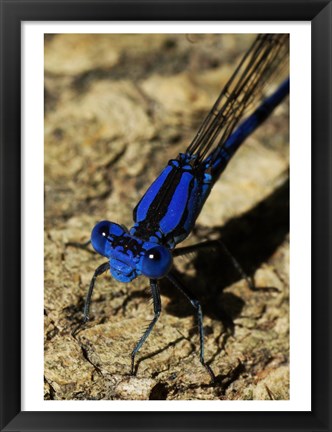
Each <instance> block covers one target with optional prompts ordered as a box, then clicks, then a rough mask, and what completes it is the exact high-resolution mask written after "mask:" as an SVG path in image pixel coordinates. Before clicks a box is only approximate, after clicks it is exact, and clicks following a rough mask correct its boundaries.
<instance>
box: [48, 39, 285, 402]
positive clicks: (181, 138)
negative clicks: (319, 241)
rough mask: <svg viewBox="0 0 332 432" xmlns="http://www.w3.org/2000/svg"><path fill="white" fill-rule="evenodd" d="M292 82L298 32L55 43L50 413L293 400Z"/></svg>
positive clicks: (51, 46) (51, 54)
mask: <svg viewBox="0 0 332 432" xmlns="http://www.w3.org/2000/svg"><path fill="white" fill-rule="evenodd" d="M290 79H291V77H290V73H289V34H287V33H259V34H253V33H234V34H228V33H219V34H217V33H210V34H202V33H194V34H187V33H183V34H180V33H160V34H156V33H137V34H126V33H112V34H111V33H109V34H106V33H99V34H97V33H47V34H45V35H44V400H45V401H47V400H66V401H69V400H96V401H100V400H109V401H112V400H117V401H118V400H127V401H128V400H134V401H138V400H140V401H149V400H169V401H171V400H172V401H180V400H201V401H203V400H204V401H205V400H208V401H212V400H221V401H224V400H225V401H226V400H227V401H239V400H241V401H246V400H269V401H271V400H272V401H275V400H279V401H280V400H289V399H290V339H289V333H290V332H289V325H290V313H289V311H290V309H289V288H290V286H289V265H290V263H289V242H290V219H289V214H290V199H289V184H290V180H289V172H290V169H291V167H290V157H289V152H290V148H289V103H290V96H289V83H290ZM41 387H42V385H41Z"/></svg>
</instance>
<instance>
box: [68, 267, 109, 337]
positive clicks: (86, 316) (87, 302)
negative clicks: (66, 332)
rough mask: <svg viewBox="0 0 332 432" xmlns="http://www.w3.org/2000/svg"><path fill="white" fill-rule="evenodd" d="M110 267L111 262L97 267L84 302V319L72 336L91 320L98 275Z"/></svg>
mask: <svg viewBox="0 0 332 432" xmlns="http://www.w3.org/2000/svg"><path fill="white" fill-rule="evenodd" d="M109 268H110V264H109V262H108V261H107V262H105V263H103V264H101V265H100V266H99V267H97V268H96V270H95V272H94V275H93V276H92V279H91V282H90V286H89V291H88V293H87V295H86V299H85V304H84V311H83V320H82V321H81V322H80V323H79V324H78V326H77V327H75V329H74V330H73V331H72V333H71V334H72V336H74V337H75V336H76V334H77V332H78V331H79V330H80V328H81V327H82V326H83V325H84V324H85V323H86V322H87V321H89V308H90V302H91V297H92V293H93V288H94V286H95V282H96V279H97V277H98V276H100V275H101V274H103V273H105V272H106V271H107V270H108V269H109Z"/></svg>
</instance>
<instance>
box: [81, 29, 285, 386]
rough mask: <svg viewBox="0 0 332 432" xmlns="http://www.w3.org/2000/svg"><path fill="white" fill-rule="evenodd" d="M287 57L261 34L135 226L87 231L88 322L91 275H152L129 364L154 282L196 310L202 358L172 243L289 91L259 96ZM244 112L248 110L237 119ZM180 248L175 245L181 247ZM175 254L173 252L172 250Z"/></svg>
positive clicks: (278, 40)
mask: <svg viewBox="0 0 332 432" xmlns="http://www.w3.org/2000/svg"><path fill="white" fill-rule="evenodd" d="M287 55H288V36H287V35H259V36H258V37H257V38H256V40H255V42H254V43H253V45H252V46H251V47H250V49H249V50H248V52H247V53H246V54H245V55H244V57H243V59H242V61H241V62H240V64H239V66H238V67H237V69H236V70H235V72H234V74H233V75H232V77H231V78H230V80H229V82H228V83H227V84H226V86H225V88H224V89H223V91H222V92H221V94H220V95H219V97H218V99H217V101H216V103H215V104H214V106H213V107H212V109H211V111H210V113H209V114H208V116H207V117H206V119H205V120H204V122H203V123H202V125H201V127H200V129H199V131H198V133H197V134H196V136H195V138H194V139H193V141H192V143H191V144H190V145H189V147H188V148H187V149H186V151H185V152H184V153H180V154H179V155H178V156H177V157H176V158H175V159H172V160H170V161H169V162H168V164H167V165H166V167H165V168H164V169H163V170H162V172H161V173H160V175H159V176H158V177H157V178H156V180H155V181H154V182H153V183H152V185H151V186H150V187H149V188H148V190H147V191H146V193H145V194H144V195H143V197H142V198H141V200H140V201H139V203H138V204H137V206H136V208H135V209H134V211H133V219H134V225H133V226H132V227H131V228H130V229H129V230H127V229H126V228H125V227H123V226H122V225H118V224H117V223H114V222H109V221H101V222H99V223H98V224H96V226H95V227H94V228H93V230H92V234H91V243H92V246H93V248H94V249H95V251H96V252H98V253H99V254H101V255H102V256H104V257H106V258H107V260H108V261H107V262H106V263H104V264H102V265H101V266H99V267H98V268H97V269H96V271H95V274H94V276H93V278H92V281H91V283H90V288H89V292H88V295H87V299H86V303H85V308H84V322H86V321H87V320H88V311H89V304H90V300H91V295H92V290H93V287H94V283H95V279H96V278H97V276H99V275H100V274H102V273H104V272H105V271H107V270H110V272H111V275H112V276H113V277H114V278H115V279H116V280H118V281H120V282H130V281H132V280H133V279H135V278H136V277H138V276H141V275H143V276H146V277H148V278H149V280H150V288H151V293H152V298H153V306H154V318H153V320H152V321H151V323H150V325H149V326H148V328H147V329H146V331H145V332H144V334H143V335H142V337H141V338H140V340H139V341H138V343H137V345H136V346H135V348H134V350H133V351H132V354H131V358H132V368H131V372H132V373H134V372H135V369H134V359H135V355H136V354H137V352H138V350H139V349H140V348H141V346H142V345H143V343H144V341H145V340H146V338H147V337H148V335H149V334H150V332H151V330H152V328H153V326H154V325H155V323H156V321H157V319H158V317H159V314H160V311H161V302H160V294H159V287H158V280H159V279H161V278H164V277H166V278H168V279H169V280H170V281H171V282H172V283H173V284H174V285H175V286H176V287H177V288H178V289H179V290H180V291H181V292H182V294H184V295H185V296H186V297H187V299H188V300H189V301H190V303H191V304H192V306H193V307H194V309H195V311H196V316H197V320H198V327H199V336H200V361H201V363H202V364H203V365H204V366H205V368H206V369H207V371H208V372H209V374H210V376H211V379H212V380H214V374H213V372H212V369H211V368H210V366H208V365H207V363H206V362H205V360H204V340H203V339H204V335H203V321H202V319H203V317H202V310H201V306H200V303H199V302H198V300H196V299H195V298H194V297H193V296H192V295H191V293H190V291H189V290H188V289H187V288H185V287H184V286H183V285H182V283H181V282H180V281H179V279H178V278H177V276H176V274H174V273H173V272H172V267H173V255H177V256H178V255H179V254H180V253H178V251H179V249H176V251H174V250H175V247H176V246H177V245H178V244H179V243H180V242H182V241H183V240H184V239H185V238H186V237H187V236H188V235H189V234H190V232H191V231H192V229H193V227H194V225H195V221H196V219H197V217H198V215H199V213H200V212H201V210H202V208H203V205H204V203H205V201H206V199H207V197H208V195H209V193H210V191H211V189H212V187H213V185H214V183H215V182H216V181H217V179H218V178H219V177H220V175H221V173H222V172H223V170H224V169H225V168H226V166H227V164H228V162H229V161H230V160H231V158H232V156H233V155H234V154H235V152H236V150H237V149H238V148H239V147H240V146H241V144H242V143H243V141H244V140H245V139H246V138H247V137H248V136H249V135H250V134H251V133H252V132H253V131H254V130H255V129H256V128H257V127H258V126H260V125H261V124H262V122H263V121H264V120H265V119H266V118H267V117H268V116H269V115H270V114H271V113H272V111H273V110H274V108H275V107H276V106H278V105H279V104H280V103H281V101H282V100H283V99H284V98H285V96H286V95H287V94H288V93H289V79H286V80H285V81H284V82H283V83H282V84H281V85H279V87H278V88H277V89H276V90H275V91H274V92H273V93H272V95H270V96H269V97H267V98H265V100H263V102H262V101H261V99H262V98H261V94H262V91H263V89H264V87H265V84H266V83H267V82H268V81H271V79H272V77H275V76H276V75H278V74H279V73H280V69H281V66H282V65H283V63H284V61H285V59H286V58H287ZM248 109H250V110H251V111H250V114H249V115H248V116H247V117H246V119H245V120H242V119H243V118H244V117H245V114H246V113H247V110H248ZM180 249H181V248H180ZM175 252H176V253H175Z"/></svg>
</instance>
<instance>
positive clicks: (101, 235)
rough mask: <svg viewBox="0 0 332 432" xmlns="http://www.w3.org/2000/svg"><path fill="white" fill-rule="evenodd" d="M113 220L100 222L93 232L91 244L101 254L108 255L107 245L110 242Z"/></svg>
mask: <svg viewBox="0 0 332 432" xmlns="http://www.w3.org/2000/svg"><path fill="white" fill-rule="evenodd" d="M111 226H112V222H109V221H101V222H98V223H97V224H96V225H95V226H94V228H93V230H92V233H91V244H92V246H93V248H94V250H95V251H96V252H98V253H99V254H100V255H103V256H107V253H106V246H107V243H108V239H109V235H110V231H111Z"/></svg>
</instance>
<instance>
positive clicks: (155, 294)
mask: <svg viewBox="0 0 332 432" xmlns="http://www.w3.org/2000/svg"><path fill="white" fill-rule="evenodd" d="M150 288H151V293H152V300H153V311H154V317H153V320H152V321H151V322H150V324H149V325H148V327H147V329H146V330H145V332H144V333H143V336H142V337H141V338H140V340H139V341H138V343H137V344H136V346H135V348H134V349H133V351H132V353H131V375H134V374H135V356H136V354H137V353H138V351H139V349H140V348H141V346H142V345H143V343H144V342H145V341H146V339H147V337H148V336H149V334H150V333H151V331H152V329H153V327H154V325H155V324H156V322H157V320H158V318H159V316H160V312H161V301H160V292H159V287H158V283H157V280H156V279H150Z"/></svg>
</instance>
